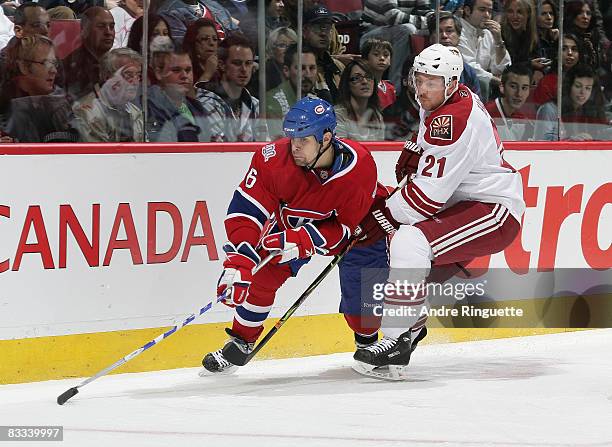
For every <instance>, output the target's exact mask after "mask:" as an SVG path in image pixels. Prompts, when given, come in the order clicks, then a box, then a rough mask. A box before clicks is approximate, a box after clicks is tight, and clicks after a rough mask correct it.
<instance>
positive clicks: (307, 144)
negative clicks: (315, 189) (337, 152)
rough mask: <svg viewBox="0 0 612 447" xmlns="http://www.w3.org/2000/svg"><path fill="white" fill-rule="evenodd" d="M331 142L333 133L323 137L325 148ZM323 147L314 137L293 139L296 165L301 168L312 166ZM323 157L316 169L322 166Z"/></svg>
mask: <svg viewBox="0 0 612 447" xmlns="http://www.w3.org/2000/svg"><path fill="white" fill-rule="evenodd" d="M330 142H331V133H329V132H326V133H325V134H324V135H323V146H322V147H324V148H325V147H327V146H328V145H329V144H330ZM320 148H321V145H319V142H318V141H317V139H316V138H315V137H314V136H312V135H311V136H308V137H302V138H291V155H292V156H293V161H294V162H295V164H296V165H298V166H300V167H304V166H311V165H312V163H313V162H314V161H315V159H316V158H317V155H318V154H319V149H320ZM322 158H323V156H322V157H321V158H320V159H319V161H318V162H317V164H316V165H315V167H319V166H320V165H321V162H322V160H321V159H322Z"/></svg>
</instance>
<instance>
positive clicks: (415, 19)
mask: <svg viewBox="0 0 612 447" xmlns="http://www.w3.org/2000/svg"><path fill="white" fill-rule="evenodd" d="M431 13H433V9H432V6H431V0H365V2H364V5H363V15H362V16H361V20H362V21H363V22H364V24H369V25H376V26H383V25H400V24H404V23H409V24H412V25H414V26H415V27H416V28H417V29H427V19H426V17H427V16H428V15H429V14H431Z"/></svg>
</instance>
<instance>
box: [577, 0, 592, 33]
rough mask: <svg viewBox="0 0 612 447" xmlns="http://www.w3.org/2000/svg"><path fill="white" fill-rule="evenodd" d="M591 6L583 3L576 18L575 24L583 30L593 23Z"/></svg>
mask: <svg viewBox="0 0 612 447" xmlns="http://www.w3.org/2000/svg"><path fill="white" fill-rule="evenodd" d="M591 14H592V13H591V8H590V7H589V5H587V4H586V3H585V4H584V5H582V9H581V10H580V14H578V15H577V16H576V18H575V19H574V25H576V26H577V27H578V28H580V29H582V30H587V29H588V28H589V25H590V24H591Z"/></svg>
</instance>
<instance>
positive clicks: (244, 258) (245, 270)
mask: <svg viewBox="0 0 612 447" xmlns="http://www.w3.org/2000/svg"><path fill="white" fill-rule="evenodd" d="M223 250H224V251H225V253H226V258H225V261H224V262H223V272H222V273H221V277H220V278H219V282H218V283H217V296H221V294H223V293H224V292H225V291H226V290H227V289H231V290H230V292H229V295H228V296H227V297H226V298H225V301H223V304H225V305H226V306H229V307H236V306H238V305H240V304H242V303H243V302H244V300H246V298H247V296H248V294H249V286H250V285H251V282H252V281H253V273H252V271H253V268H255V266H257V264H259V262H260V258H259V255H258V254H257V252H256V251H255V249H254V248H253V247H252V246H251V244H249V243H248V242H242V243H241V244H239V245H238V247H235V246H234V245H233V244H232V243H231V242H228V243H226V244H225V245H224V246H223Z"/></svg>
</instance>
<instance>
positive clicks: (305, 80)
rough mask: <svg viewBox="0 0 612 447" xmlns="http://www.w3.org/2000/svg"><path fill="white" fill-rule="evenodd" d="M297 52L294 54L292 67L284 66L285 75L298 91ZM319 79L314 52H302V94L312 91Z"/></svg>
mask: <svg viewBox="0 0 612 447" xmlns="http://www.w3.org/2000/svg"><path fill="white" fill-rule="evenodd" d="M297 59H298V58H297V53H296V54H295V55H294V56H293V63H292V64H291V67H290V68H287V67H286V66H285V67H283V70H284V71H285V76H287V77H288V78H289V82H290V83H291V86H292V87H293V89H294V90H295V91H296V92H297V78H298V64H297ZM316 81H317V59H316V57H315V55H314V54H312V53H302V95H305V94H306V93H308V92H310V91H312V89H313V87H314V85H315V82H316Z"/></svg>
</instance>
